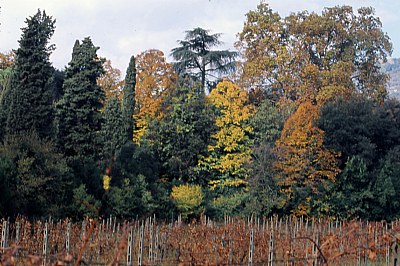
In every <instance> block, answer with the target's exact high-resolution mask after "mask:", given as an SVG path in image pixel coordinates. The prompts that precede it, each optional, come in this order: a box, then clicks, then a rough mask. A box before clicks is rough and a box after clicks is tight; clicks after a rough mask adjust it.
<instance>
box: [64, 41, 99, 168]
mask: <svg viewBox="0 0 400 266" xmlns="http://www.w3.org/2000/svg"><path fill="white" fill-rule="evenodd" d="M98 49H99V48H98V47H95V46H94V45H93V43H92V41H91V39H90V38H85V39H84V40H83V41H82V43H80V42H79V41H76V42H75V46H74V49H73V54H72V60H71V62H70V63H69V65H68V67H67V69H66V71H65V82H64V95H63V96H62V98H61V99H60V101H59V102H58V103H57V105H56V109H57V110H56V117H57V122H58V131H57V140H58V143H59V146H60V148H61V149H62V150H63V152H64V154H65V155H66V156H67V158H70V159H93V160H97V159H98V157H97V156H98V155H99V154H100V140H99V135H100V134H99V131H100V129H101V123H102V116H101V113H100V109H101V108H102V107H103V101H104V97H105V96H104V92H103V90H102V89H101V88H100V86H98V85H97V83H96V80H97V78H98V77H99V76H100V75H101V74H102V73H103V66H102V65H103V60H101V59H99V57H98V56H97V53H96V52H97V50H98Z"/></svg>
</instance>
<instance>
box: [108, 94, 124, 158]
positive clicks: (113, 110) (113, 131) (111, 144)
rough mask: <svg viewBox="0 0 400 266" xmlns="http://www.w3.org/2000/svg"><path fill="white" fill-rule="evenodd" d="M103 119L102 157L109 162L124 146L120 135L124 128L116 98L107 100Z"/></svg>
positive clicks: (122, 136)
mask: <svg viewBox="0 0 400 266" xmlns="http://www.w3.org/2000/svg"><path fill="white" fill-rule="evenodd" d="M103 117H104V121H103V126H102V138H103V141H102V142H103V156H104V158H105V159H106V160H109V159H112V158H113V156H114V155H115V153H116V152H117V151H118V150H119V149H120V148H121V146H122V145H123V144H124V138H125V137H124V135H123V134H122V130H123V127H124V121H123V116H122V110H121V105H120V102H119V101H118V98H117V97H112V98H110V100H108V102H107V105H106V108H105V109H104V112H103Z"/></svg>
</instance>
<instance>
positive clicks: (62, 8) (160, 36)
mask: <svg viewBox="0 0 400 266" xmlns="http://www.w3.org/2000/svg"><path fill="white" fill-rule="evenodd" d="M259 3H260V0H112V1H109V0H0V8H1V9H0V52H6V51H9V50H11V49H16V48H18V40H19V39H20V38H21V28H22V27H25V25H26V24H25V20H26V18H28V17H30V16H33V15H34V14H35V13H36V12H37V10H38V9H41V10H45V11H46V13H47V15H50V16H52V17H53V18H54V19H56V30H55V33H54V35H53V37H52V39H51V40H50V43H52V44H55V45H56V50H55V51H54V52H53V54H52V55H51V57H50V60H51V61H52V62H53V65H54V66H55V67H56V68H58V69H63V68H64V67H65V66H66V65H67V64H68V62H69V61H70V59H71V54H72V47H73V45H74V43H75V40H77V39H78V40H82V39H84V38H85V37H91V39H92V41H93V43H94V44H95V45H96V46H99V47H100V49H99V51H98V54H99V55H100V56H101V57H105V58H107V59H109V60H111V62H112V65H113V66H114V67H116V68H119V69H120V70H121V71H122V72H123V73H125V70H126V68H127V66H128V63H129V59H130V57H131V55H135V56H136V55H138V54H140V53H141V52H144V51H146V50H148V49H159V50H161V51H163V52H164V53H165V55H166V57H167V61H171V60H172V59H171V57H170V51H171V49H173V48H175V47H176V46H177V45H178V43H177V41H178V40H183V39H184V37H185V31H187V30H191V29H193V28H196V27H201V28H204V29H208V30H210V32H211V33H222V36H221V40H222V41H223V42H224V44H223V45H222V46H221V47H219V48H218V49H230V50H234V43H235V41H237V34H238V33H239V32H240V31H241V30H242V29H243V24H244V22H245V20H246V17H245V15H246V13H247V12H249V11H250V10H256V8H257V5H258V4H259ZM266 3H268V4H269V5H270V7H271V8H272V9H273V11H275V12H278V13H279V14H280V15H281V17H284V16H287V15H289V14H290V13H292V12H298V11H303V10H308V11H314V12H317V13H320V12H321V11H322V10H323V8H324V7H333V6H338V5H350V6H352V7H353V8H354V10H356V9H357V8H359V7H362V6H372V7H374V8H375V10H376V15H377V16H378V17H379V18H380V19H381V21H382V24H383V31H384V32H386V33H387V34H388V35H389V37H390V38H391V40H392V43H393V54H392V57H400V34H399V26H400V1H398V0H347V1H343V0H266Z"/></svg>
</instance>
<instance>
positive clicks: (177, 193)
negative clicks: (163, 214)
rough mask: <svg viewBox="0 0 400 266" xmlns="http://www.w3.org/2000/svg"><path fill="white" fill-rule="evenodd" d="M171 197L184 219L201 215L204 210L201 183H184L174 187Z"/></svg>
mask: <svg viewBox="0 0 400 266" xmlns="http://www.w3.org/2000/svg"><path fill="white" fill-rule="evenodd" d="M171 197H172V199H173V200H174V202H175V205H176V207H177V208H178V210H179V212H180V213H181V215H182V217H183V218H184V219H186V218H188V217H189V216H200V215H201V213H202V212H203V211H204V207H202V203H203V198H204V195H203V191H202V190H201V186H199V185H190V184H183V185H179V186H174V187H172V192H171Z"/></svg>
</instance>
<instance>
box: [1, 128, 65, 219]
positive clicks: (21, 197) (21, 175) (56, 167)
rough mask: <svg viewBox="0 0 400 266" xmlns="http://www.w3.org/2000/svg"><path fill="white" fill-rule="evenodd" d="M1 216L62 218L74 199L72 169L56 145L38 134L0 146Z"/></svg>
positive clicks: (11, 139) (16, 137) (15, 137)
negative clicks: (72, 198)
mask: <svg viewBox="0 0 400 266" xmlns="http://www.w3.org/2000/svg"><path fill="white" fill-rule="evenodd" d="M0 178H1V179H2V180H3V182H4V183H3V192H4V194H3V195H2V199H3V200H4V199H7V202H1V203H0V205H1V206H2V213H3V214H4V215H8V216H15V215H18V214H22V215H27V216H29V217H33V216H36V217H46V216H50V215H51V216H53V217H63V216H64V215H66V214H68V208H69V206H68V205H69V204H70V203H71V202H70V198H71V197H70V196H71V193H70V192H71V191H72V190H71V182H70V179H71V175H70V169H69V167H68V166H67V163H66V161H65V159H64V158H63V156H62V155H61V154H60V153H59V152H58V151H57V149H56V146H55V145H54V143H52V142H50V141H44V140H41V139H40V138H39V137H38V135H37V134H36V133H27V134H24V135H18V136H10V137H9V138H7V141H5V142H4V143H3V144H2V145H0Z"/></svg>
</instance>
